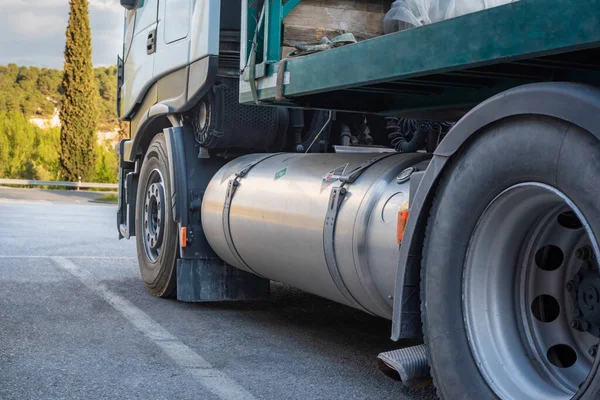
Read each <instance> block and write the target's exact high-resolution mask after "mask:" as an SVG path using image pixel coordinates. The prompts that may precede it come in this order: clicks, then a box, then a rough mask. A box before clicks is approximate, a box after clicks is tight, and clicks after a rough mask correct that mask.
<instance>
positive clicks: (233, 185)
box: [223, 153, 281, 277]
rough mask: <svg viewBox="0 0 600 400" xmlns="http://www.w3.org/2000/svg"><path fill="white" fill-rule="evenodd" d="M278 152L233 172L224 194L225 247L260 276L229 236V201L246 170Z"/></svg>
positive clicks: (231, 199) (244, 265)
mask: <svg viewBox="0 0 600 400" xmlns="http://www.w3.org/2000/svg"><path fill="white" fill-rule="evenodd" d="M279 154H281V153H272V154H267V155H264V156H262V157H259V158H257V159H255V160H254V161H252V162H251V163H249V164H247V165H246V166H244V167H243V168H242V169H240V170H238V171H237V172H236V173H235V174H234V175H235V178H233V179H231V180H230V181H229V183H228V184H227V192H226V194H225V205H224V206H223V232H225V241H226V242H227V247H229V250H231V253H232V254H233V256H234V257H235V259H236V260H237V262H239V263H240V264H241V265H242V266H243V267H244V268H247V269H248V270H249V271H252V272H253V273H254V274H255V275H258V276H260V277H263V276H262V275H260V274H258V273H257V272H256V271H254V270H253V269H252V268H250V266H249V265H248V264H246V262H245V261H244V260H243V259H242V256H240V253H239V252H238V251H237V248H236V247H235V243H233V237H232V236H231V220H230V214H231V202H232V201H233V195H234V194H235V191H236V190H237V188H238V186H239V185H240V180H241V179H242V178H243V177H244V176H246V175H247V174H248V172H250V170H251V169H252V168H254V167H255V166H256V165H257V164H258V163H260V162H262V161H264V160H266V159H267V158H271V157H274V156H276V155H279Z"/></svg>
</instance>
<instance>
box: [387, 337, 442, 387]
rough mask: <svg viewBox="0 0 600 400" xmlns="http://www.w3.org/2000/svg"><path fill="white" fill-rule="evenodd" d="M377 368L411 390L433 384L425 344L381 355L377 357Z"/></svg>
mask: <svg viewBox="0 0 600 400" xmlns="http://www.w3.org/2000/svg"><path fill="white" fill-rule="evenodd" d="M377 368H378V369H379V370H380V371H381V372H383V373H384V374H386V375H387V376H389V377H390V378H392V379H395V380H400V381H402V383H403V384H404V385H405V386H408V387H409V388H411V389H415V388H418V387H421V386H424V385H427V384H429V383H430V382H431V377H430V376H429V363H428V362H427V352H426V349H425V345H424V344H421V345H418V346H413V347H406V348H404V349H398V350H392V351H386V352H385V353H380V354H379V355H378V356H377Z"/></svg>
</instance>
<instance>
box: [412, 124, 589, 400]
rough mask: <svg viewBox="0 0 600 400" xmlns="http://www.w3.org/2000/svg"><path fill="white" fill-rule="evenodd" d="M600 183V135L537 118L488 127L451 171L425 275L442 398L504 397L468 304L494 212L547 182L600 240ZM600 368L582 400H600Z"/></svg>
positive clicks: (438, 204) (431, 232)
mask: <svg viewBox="0 0 600 400" xmlns="http://www.w3.org/2000/svg"><path fill="white" fill-rule="evenodd" d="M599 178H600V142H599V141H598V140H597V139H596V138H595V137H593V136H592V135H591V134H590V133H588V132H586V131H583V130H581V129H579V128H577V127H575V126H573V125H571V124H568V123H566V122H563V121H559V120H554V119H551V118H546V117H536V116H523V117H518V118H512V119H510V120H504V121H499V122H497V123H495V124H493V125H492V126H489V127H487V128H486V129H485V130H484V131H483V132H480V133H479V134H478V135H477V137H476V138H475V139H473V140H472V141H471V142H470V143H468V144H467V145H466V146H465V149H464V150H462V151H461V153H460V154H458V155H456V156H455V158H454V159H453V160H452V162H451V163H450V164H449V165H448V166H447V168H446V172H445V173H444V175H443V176H442V177H441V180H440V182H439V185H438V188H437V192H436V194H435V198H434V200H433V205H432V208H431V213H430V217H429V221H428V226H427V231H426V238H425V243H424V249H423V264H422V270H421V300H422V322H423V332H424V336H425V343H426V345H427V348H428V355H429V362H430V366H431V373H432V377H433V380H434V384H435V386H436V388H437V390H438V395H439V396H440V397H441V398H442V399H447V400H453V399H477V400H480V399H492V398H498V396H497V395H496V393H495V392H494V391H493V390H492V388H491V387H490V386H489V385H488V383H487V381H486V379H485V378H484V377H483V375H482V372H481V370H480V368H479V367H478V365H477V363H476V361H475V359H474V356H473V351H472V348H471V346H470V344H469V339H468V334H467V328H466V326H465V324H466V323H465V310H464V308H465V307H464V303H463V298H462V296H463V289H464V288H463V282H464V281H463V273H464V272H465V265H466V262H467V259H466V255H467V253H468V251H469V249H468V246H469V243H470V241H471V238H472V235H473V233H474V232H475V228H476V224H477V223H478V221H479V219H480V216H481V215H482V214H483V212H484V210H486V207H487V206H488V205H489V204H490V203H491V202H492V201H493V200H494V199H495V198H496V196H498V195H500V193H503V191H505V190H506V189H507V188H509V187H512V186H513V185H515V184H518V183H519V182H531V181H534V182H540V183H542V184H546V185H548V186H552V187H554V188H557V189H558V190H560V191H561V192H562V193H564V194H565V195H566V196H568V197H569V198H570V199H571V200H572V201H573V203H575V205H576V206H577V208H578V209H579V210H580V211H581V212H582V214H583V215H584V216H585V219H586V220H587V221H588V222H589V223H590V226H591V228H592V231H593V232H594V236H595V238H596V241H598V239H600V236H599V234H600V202H599V200H598V199H599V198H600V196H599V195H600V189H599V187H600V185H598V182H599ZM599 363H600V357H597V358H596V360H595V363H594V364H593V367H592V369H591V372H590V374H589V375H588V378H587V380H586V383H585V384H584V385H583V386H582V389H581V390H580V391H579V392H578V393H577V394H576V395H575V397H574V398H580V399H598V398H600V376H598V365H599ZM521 398H523V399H525V398H527V397H526V396H524V397H521Z"/></svg>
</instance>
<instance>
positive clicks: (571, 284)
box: [565, 281, 575, 292]
mask: <svg viewBox="0 0 600 400" xmlns="http://www.w3.org/2000/svg"><path fill="white" fill-rule="evenodd" d="M574 288H575V284H574V283H573V281H569V282H567V284H566V285H565V289H567V291H568V292H572V291H573V289H574Z"/></svg>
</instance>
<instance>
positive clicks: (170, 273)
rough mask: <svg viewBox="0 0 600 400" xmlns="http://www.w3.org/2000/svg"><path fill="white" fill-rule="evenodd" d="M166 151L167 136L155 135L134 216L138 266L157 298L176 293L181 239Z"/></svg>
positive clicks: (142, 171) (141, 175)
mask: <svg viewBox="0 0 600 400" xmlns="http://www.w3.org/2000/svg"><path fill="white" fill-rule="evenodd" d="M166 149H167V146H166V142H165V137H164V135H163V134H162V133H161V134H158V135H156V136H155V137H154V139H153V140H152V142H151V143H150V146H149V147H148V151H147V152H146V155H145V156H144V160H143V163H142V169H141V171H140V178H139V183H138V192H137V201H136V213H135V224H136V226H135V227H136V233H137V234H136V244H137V254H138V264H139V266H140V271H141V273H142V278H143V280H144V283H145V284H146V287H147V288H148V291H149V292H150V293H152V294H153V295H154V296H158V297H173V296H174V295H175V293H176V273H175V263H176V261H177V252H178V238H177V224H176V223H175V221H173V214H172V212H171V210H172V196H171V184H170V183H171V182H170V175H169V163H168V159H167V150H166Z"/></svg>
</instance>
